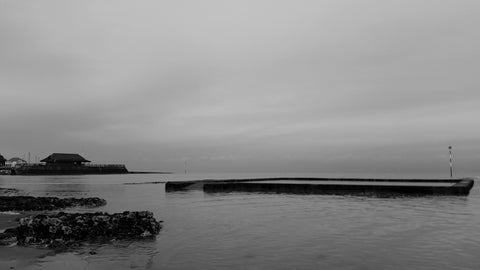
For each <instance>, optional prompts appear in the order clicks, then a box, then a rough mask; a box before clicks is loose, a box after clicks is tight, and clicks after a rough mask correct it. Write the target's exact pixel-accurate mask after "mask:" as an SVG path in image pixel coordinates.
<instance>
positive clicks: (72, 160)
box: [40, 153, 90, 165]
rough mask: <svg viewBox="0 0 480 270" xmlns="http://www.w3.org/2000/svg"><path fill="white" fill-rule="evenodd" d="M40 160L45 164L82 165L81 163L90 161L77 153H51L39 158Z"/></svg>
mask: <svg viewBox="0 0 480 270" xmlns="http://www.w3.org/2000/svg"><path fill="white" fill-rule="evenodd" d="M40 162H45V163H47V165H48V164H56V165H83V163H86V162H90V160H86V159H84V158H83V157H82V156H80V155H79V154H64V153H53V154H51V155H50V156H48V157H46V158H44V159H42V160H40Z"/></svg>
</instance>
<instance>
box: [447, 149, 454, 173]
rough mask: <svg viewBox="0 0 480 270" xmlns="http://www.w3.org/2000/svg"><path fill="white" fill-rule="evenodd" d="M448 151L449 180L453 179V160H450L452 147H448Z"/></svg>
mask: <svg viewBox="0 0 480 270" xmlns="http://www.w3.org/2000/svg"><path fill="white" fill-rule="evenodd" d="M448 150H449V151H450V178H453V160H452V147H451V146H449V147H448Z"/></svg>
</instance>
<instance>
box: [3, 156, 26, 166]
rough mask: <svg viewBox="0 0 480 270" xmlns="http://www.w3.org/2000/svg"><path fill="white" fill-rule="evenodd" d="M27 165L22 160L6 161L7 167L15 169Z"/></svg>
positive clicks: (15, 158)
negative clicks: (17, 166)
mask: <svg viewBox="0 0 480 270" xmlns="http://www.w3.org/2000/svg"><path fill="white" fill-rule="evenodd" d="M22 164H27V162H26V161H25V160H23V159H21V158H18V157H14V158H11V159H9V160H7V161H5V165H6V166H10V167H15V166H16V165H22Z"/></svg>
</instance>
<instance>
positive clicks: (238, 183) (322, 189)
mask: <svg viewBox="0 0 480 270" xmlns="http://www.w3.org/2000/svg"><path fill="white" fill-rule="evenodd" d="M473 184H474V179H473V178H462V179H366V178H363V179H362V178H355V179H353V178H254V179H225V180H213V179H206V180H197V181H183V182H182V181H172V182H167V183H166V184H165V191H166V192H176V191H185V190H203V191H204V192H206V193H220V192H256V193H286V194H323V195H372V196H404V195H407V196H409V195H410V196H425V195H427V196H428V195H444V196H467V195H468V194H469V193H470V190H471V189H472V187H473Z"/></svg>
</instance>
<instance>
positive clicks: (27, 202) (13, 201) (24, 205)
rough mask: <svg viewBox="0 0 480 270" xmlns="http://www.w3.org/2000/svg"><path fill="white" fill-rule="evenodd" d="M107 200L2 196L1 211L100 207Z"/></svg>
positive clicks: (0, 198) (0, 200)
mask: <svg viewBox="0 0 480 270" xmlns="http://www.w3.org/2000/svg"><path fill="white" fill-rule="evenodd" d="M106 203H107V202H106V201H105V200H104V199H101V198H96V197H93V198H57V197H32V196H0V211H14V210H17V211H42V210H55V209H63V208H66V207H75V206H85V207H98V206H102V205H105V204H106Z"/></svg>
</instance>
